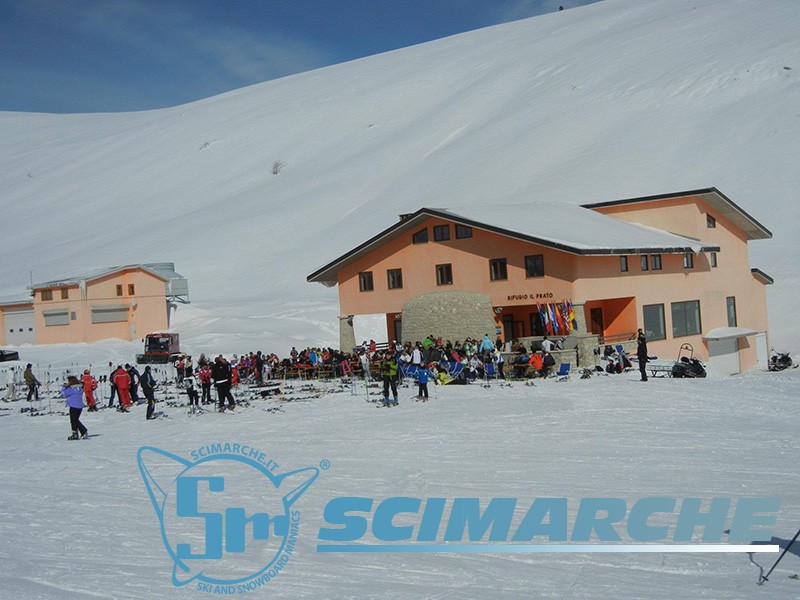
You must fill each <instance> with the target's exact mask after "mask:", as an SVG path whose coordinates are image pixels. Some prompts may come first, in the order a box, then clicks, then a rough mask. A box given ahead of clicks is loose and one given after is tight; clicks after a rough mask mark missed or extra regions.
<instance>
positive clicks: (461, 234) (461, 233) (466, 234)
mask: <svg viewBox="0 0 800 600" xmlns="http://www.w3.org/2000/svg"><path fill="white" fill-rule="evenodd" d="M471 237H472V227H467V226H466V225H456V239H457V240H463V239H466V238H471Z"/></svg>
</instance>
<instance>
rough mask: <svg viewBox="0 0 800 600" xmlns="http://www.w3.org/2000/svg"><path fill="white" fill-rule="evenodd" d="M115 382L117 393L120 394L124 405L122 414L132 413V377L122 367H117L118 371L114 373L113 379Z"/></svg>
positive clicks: (120, 399)
mask: <svg viewBox="0 0 800 600" xmlns="http://www.w3.org/2000/svg"><path fill="white" fill-rule="evenodd" d="M112 380H113V381H114V385H116V386H117V393H118V394H119V401H120V403H121V404H122V412H130V407H131V390H130V387H131V376H130V375H128V372H127V371H126V370H125V369H123V368H122V366H121V365H120V366H119V367H117V370H116V371H114V376H113V377H112Z"/></svg>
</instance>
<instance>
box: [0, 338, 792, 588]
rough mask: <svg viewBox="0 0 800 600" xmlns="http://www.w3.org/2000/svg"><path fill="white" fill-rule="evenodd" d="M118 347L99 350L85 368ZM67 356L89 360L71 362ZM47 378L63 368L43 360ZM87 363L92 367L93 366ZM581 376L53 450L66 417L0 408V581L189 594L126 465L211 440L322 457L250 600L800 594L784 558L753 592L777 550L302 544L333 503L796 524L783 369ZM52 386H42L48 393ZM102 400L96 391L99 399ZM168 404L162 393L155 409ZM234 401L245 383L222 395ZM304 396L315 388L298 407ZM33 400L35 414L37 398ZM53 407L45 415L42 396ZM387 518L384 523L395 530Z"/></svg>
mask: <svg viewBox="0 0 800 600" xmlns="http://www.w3.org/2000/svg"><path fill="white" fill-rule="evenodd" d="M118 350H119V351H120V353H119V354H118V355H117V356H123V355H124V352H122V351H121V349H117V348H114V347H111V346H109V347H107V348H105V349H104V354H103V356H102V358H101V356H99V355H98V356H96V357H94V360H93V362H94V364H95V365H98V364H105V362H107V361H106V360H105V358H106V357H107V356H108V357H110V356H114V352H115V351H118ZM71 358H72V359H76V360H74V361H73V363H74V364H75V365H76V366H79V365H78V363H81V362H82V363H87V364H88V362H90V361H91V360H92V357H90V356H89V355H85V354H84V355H78V354H73V355H72V357H71ZM51 362H52V365H51V376H52V377H54V378H55V377H56V376H57V375H56V372H60V370H62V369H63V368H64V367H65V366H66V367H67V368H69V365H68V364H67V363H68V362H69V361H68V360H65V361H64V362H63V363H62V364H58V363H57V361H56V360H52V361H51ZM104 371H105V370H104V369H103V370H100V369H98V368H97V367H95V372H96V373H102V372H104ZM637 379H638V373H634V372H630V373H624V374H621V375H616V376H605V375H596V376H594V377H592V378H590V379H587V380H582V379H580V378H578V377H576V376H573V377H572V378H571V379H570V380H569V381H565V382H557V381H555V380H547V381H539V382H537V383H536V386H526V385H524V384H522V383H518V382H515V383H514V384H513V385H512V386H511V387H500V386H497V385H494V386H492V387H491V388H489V389H485V388H483V387H481V386H480V385H475V384H473V385H469V386H453V385H451V386H437V387H436V388H434V390H433V394H432V396H433V397H432V399H431V401H430V402H427V403H418V402H415V401H413V400H412V399H411V396H412V395H414V394H415V390H414V389H413V388H410V387H409V388H401V393H400V406H399V408H396V409H376V405H375V404H373V403H371V402H367V401H366V395H365V394H364V390H363V388H359V389H358V390H357V395H353V393H352V392H351V390H350V388H348V387H341V386H337V385H336V384H325V385H323V384H319V385H318V386H317V387H316V388H315V390H314V391H311V392H309V391H296V392H294V393H293V394H292V393H291V390H290V386H289V385H288V384H287V386H286V387H285V392H286V396H285V398H299V399H298V400H295V401H285V400H284V401H281V400H280V399H278V398H264V399H257V400H253V401H252V402H251V403H250V406H241V407H240V408H239V410H238V411H237V412H236V413H235V414H223V415H220V414H218V413H213V412H211V413H206V414H203V415H200V416H191V417H190V416H188V415H187V414H186V412H185V409H184V408H178V407H171V406H166V403H161V404H159V410H163V411H164V412H165V413H166V414H168V415H169V417H168V418H163V419H157V420H155V421H146V420H145V418H144V406H143V405H142V406H138V407H135V408H134V409H133V410H132V412H131V413H130V414H120V413H117V412H116V411H111V410H102V411H100V412H99V413H89V414H87V413H85V412H84V415H83V421H84V423H85V424H86V425H87V427H88V428H89V432H90V434H92V436H93V437H91V438H90V439H89V440H86V441H79V442H68V441H66V437H67V435H68V434H69V422H68V417H66V416H63V415H47V416H36V417H31V416H28V415H27V414H25V413H21V412H20V408H21V407H24V406H26V405H27V403H26V402H25V401H24V400H22V401H17V402H11V403H2V402H0V433H1V435H0V455H2V456H3V457H4V459H3V460H2V461H0V481H2V487H1V488H0V540H2V544H0V590H3V592H2V594H1V595H2V597H6V598H15V599H21V600H25V599H34V598H35V599H45V598H46V599H50V598H53V599H59V600H65V599H66V600H72V599H87V598H95V599H96V598H119V599H127V598H137V599H138V598H148V599H149V598H174V597H179V598H189V597H198V594H203V592H199V591H196V590H195V589H193V586H192V585H191V584H190V585H189V586H188V587H187V588H180V589H177V588H175V587H173V585H172V583H171V580H170V578H171V569H172V562H171V561H170V559H169V557H168V555H167V552H166V550H165V548H164V545H163V544H162V541H161V537H160V533H159V526H158V521H157V519H156V516H155V513H154V510H153V507H152V505H151V502H150V500H149V498H148V495H147V491H146V489H145V486H144V484H143V482H142V478H141V476H140V474H139V470H138V467H137V462H136V453H137V450H138V448H139V447H140V446H143V445H151V446H155V447H158V448H160V449H163V450H166V451H168V452H171V453H173V454H176V455H179V456H182V457H184V458H187V459H188V458H190V456H189V453H190V451H191V450H193V449H196V448H199V447H201V446H204V445H206V444H209V443H214V442H226V441H231V442H240V443H249V444H252V445H253V446H255V447H258V448H261V449H262V450H264V451H265V452H266V453H267V454H268V455H269V456H270V457H271V458H273V459H274V460H276V461H277V462H278V463H279V465H280V469H278V471H279V472H283V471H289V470H294V469H300V468H304V467H310V466H317V465H320V464H321V463H322V462H323V461H325V460H327V461H330V468H329V469H328V470H321V471H320V475H319V477H318V478H317V480H316V481H315V482H314V483H313V484H312V485H311V487H310V488H309V489H308V491H307V492H306V493H305V494H303V496H302V497H301V498H300V499H299V500H298V501H297V505H296V508H297V509H298V510H300V511H301V514H302V522H301V529H300V535H299V542H298V544H297V547H296V550H295V552H294V554H293V556H292V558H291V560H290V562H289V563H288V565H287V566H286V568H285V570H284V571H283V572H282V573H281V574H280V575H279V576H277V577H276V578H275V579H274V580H272V581H270V582H269V583H268V584H267V587H266V588H263V589H260V590H258V591H255V592H251V594H252V597H268V596H269V597H280V598H367V597H369V598H392V599H398V598H454V599H455V598H459V599H467V598H470V599H478V598H650V599H660V598H663V599H669V600H680V599H687V600H688V599H696V598H726V599H733V598H741V599H751V598H800V581H798V580H797V579H793V578H792V576H793V575H795V574H797V573H798V572H800V558H798V556H800V547H797V546H795V547H794V548H793V549H792V551H791V552H790V553H789V554H788V555H787V557H786V558H785V559H784V560H783V562H782V563H781V564H780V565H779V567H778V569H777V570H776V571H775V573H773V575H772V576H771V578H770V581H769V582H768V583H766V584H764V585H763V586H759V585H758V578H759V574H760V572H761V569H767V568H769V567H770V566H771V565H772V563H773V562H774V561H775V559H776V558H777V555H776V554H771V553H759V552H754V553H752V554H748V553H738V554H658V553H656V554H489V553H478V554H326V553H320V552H317V550H316V544H317V539H316V537H317V532H318V531H319V528H320V527H321V526H323V525H324V524H325V523H324V520H323V509H324V507H325V504H326V503H327V502H328V501H329V500H331V499H332V498H335V497H339V496H366V497H372V498H376V499H377V500H380V499H382V498H386V497H393V496H410V497H418V498H431V497H445V498H455V497H478V498H481V499H482V500H484V501H488V500H490V499H491V498H495V497H498V498H499V497H515V498H519V500H520V504H521V505H522V504H525V505H527V504H528V503H530V502H531V501H532V500H533V499H534V498H536V497H566V498H568V499H569V502H570V513H571V514H573V516H574V511H575V507H576V506H577V503H578V502H579V501H580V499H581V498H583V497H620V498H623V499H625V500H626V501H627V502H628V505H629V506H630V505H631V504H632V503H633V502H635V501H636V500H638V499H639V498H642V497H648V496H672V497H678V498H683V497H693V496H694V497H700V498H713V497H731V498H740V497H749V496H758V497H776V498H780V499H781V501H782V504H781V508H780V511H779V513H778V518H777V522H776V524H775V525H774V527H773V528H772V531H773V535H774V538H773V540H772V541H773V543H777V544H781V545H783V546H785V544H786V541H787V540H788V539H791V537H792V535H793V534H794V532H795V531H796V530H797V528H798V527H800V478H798V472H797V455H798V451H799V450H800V442H798V438H797V431H796V424H797V421H796V416H797V406H796V402H797V398H798V392H800V369H798V370H791V371H788V372H783V373H750V374H746V375H741V376H738V377H731V378H726V379H706V380H678V379H667V378H660V379H651V380H650V381H649V382H648V383H641V382H639V381H637ZM54 387H55V386H54ZM106 391H107V390H106ZM167 395H172V392H170V391H169V389H164V390H161V391H160V392H159V394H158V397H159V398H162V399H163V398H165V396H167ZM238 396H239V397H240V398H247V397H248V393H247V390H246V388H245V389H243V390H240V391H239V392H238ZM309 396H317V397H309ZM42 406H43V408H45V409H47V407H48V406H49V404H48V401H47V400H43V401H42ZM53 407H54V408H56V407H57V408H58V410H61V408H60V405H59V404H58V403H54V404H53ZM402 520H403V519H402V517H399V518H398V519H397V522H398V523H402Z"/></svg>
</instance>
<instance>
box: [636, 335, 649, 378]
mask: <svg viewBox="0 0 800 600" xmlns="http://www.w3.org/2000/svg"><path fill="white" fill-rule="evenodd" d="M636 333H637V336H636V358H637V359H639V373H641V374H642V381H647V338H646V337H645V335H644V332H643V331H642V330H641V329H639V330H638V331H637V332H636Z"/></svg>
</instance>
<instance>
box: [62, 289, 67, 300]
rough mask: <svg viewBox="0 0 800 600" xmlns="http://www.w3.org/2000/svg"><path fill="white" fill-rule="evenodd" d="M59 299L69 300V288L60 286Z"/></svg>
mask: <svg viewBox="0 0 800 600" xmlns="http://www.w3.org/2000/svg"><path fill="white" fill-rule="evenodd" d="M61 299H62V300H69V290H68V289H67V288H61Z"/></svg>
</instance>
